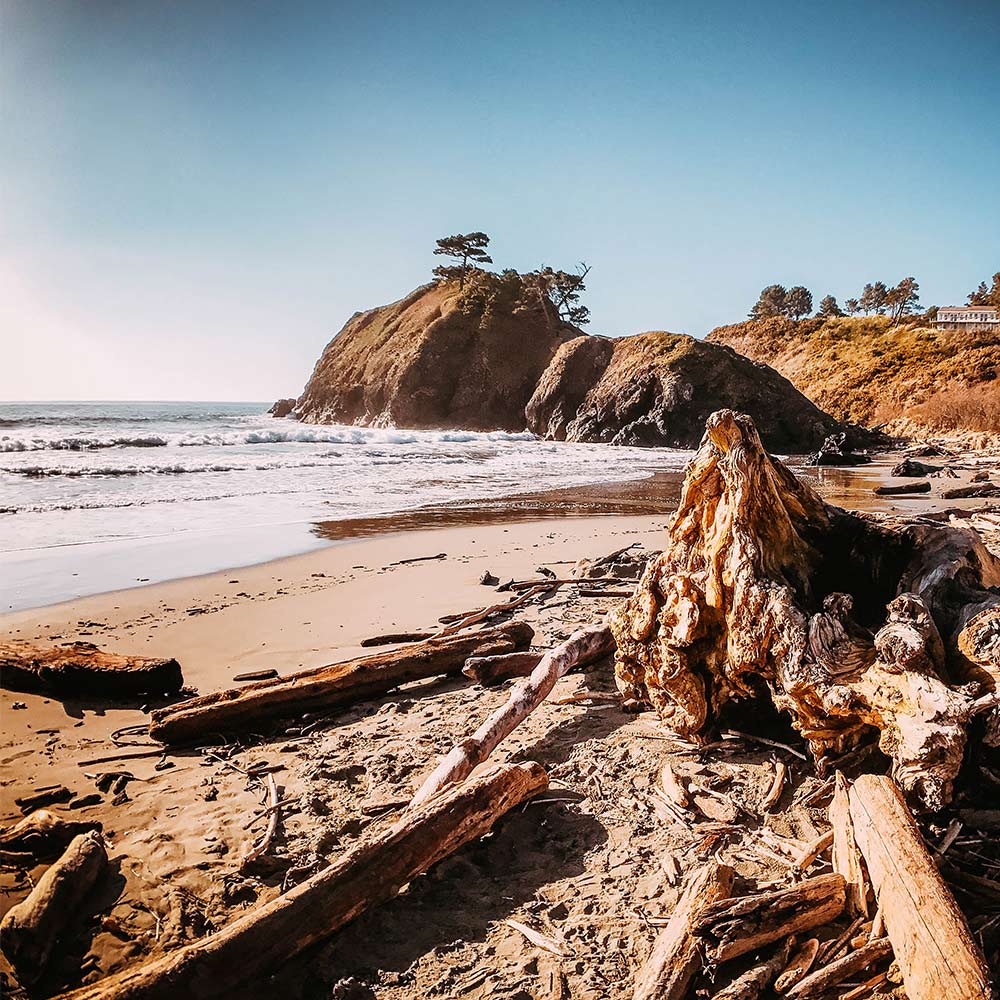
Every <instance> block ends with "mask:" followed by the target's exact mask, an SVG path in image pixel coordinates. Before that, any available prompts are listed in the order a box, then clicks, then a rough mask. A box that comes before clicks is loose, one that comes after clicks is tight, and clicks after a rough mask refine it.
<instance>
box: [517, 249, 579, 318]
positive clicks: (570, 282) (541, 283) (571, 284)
mask: <svg viewBox="0 0 1000 1000" xmlns="http://www.w3.org/2000/svg"><path fill="white" fill-rule="evenodd" d="M589 273H590V265H589V264H584V263H581V264H580V268H579V270H578V271H555V270H553V269H552V268H551V267H542V268H539V269H538V270H537V271H531V272H530V273H528V274H526V275H524V283H525V290H526V297H530V296H531V295H532V294H534V295H540V296H544V297H545V298H547V299H548V300H549V301H550V302H551V303H552V304H553V305H554V306H555V307H556V312H557V313H558V315H559V318H560V319H561V320H563V321H564V322H566V323H572V324H573V325H574V326H583V325H584V324H585V323H589V322H590V310H589V309H588V308H587V307H586V306H584V305H580V294H581V293H582V292H585V291H586V290H587V286H586V284H585V283H584V279H585V278H586V277H587V275H588V274H589Z"/></svg>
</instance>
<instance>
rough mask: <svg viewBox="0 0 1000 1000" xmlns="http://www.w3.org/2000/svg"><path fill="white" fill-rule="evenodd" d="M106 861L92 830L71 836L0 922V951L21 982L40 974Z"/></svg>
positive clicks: (24, 982) (30, 981)
mask: <svg viewBox="0 0 1000 1000" xmlns="http://www.w3.org/2000/svg"><path fill="white" fill-rule="evenodd" d="M107 865H108V854H107V851H106V850H105V848H104V841H103V840H102V839H101V836H100V834H98V833H96V832H93V831H92V832H90V833H82V834H80V835H79V836H78V837H75V838H74V839H73V840H72V841H71V843H70V845H69V847H67V848H66V850H65V852H64V853H63V854H62V856H61V857H60V858H59V860H58V861H56V862H55V863H54V864H53V865H52V866H51V867H50V868H49V869H48V870H47V871H46V872H45V874H44V875H43V876H42V877H41V878H40V879H39V880H38V882H37V883H36V884H35V887H34V888H33V889H32V890H31V892H30V893H29V894H28V896H27V898H25V899H23V900H22V901H21V902H20V903H18V904H17V905H15V906H13V907H11V909H10V910H8V911H7V914H6V916H5V917H4V918H3V921H2V922H0V949H2V950H3V953H4V955H5V956H6V958H7V960H8V961H9V962H10V964H11V965H12V966H13V967H14V970H15V971H16V972H17V977H18V979H19V980H20V981H21V983H22V984H23V985H26V986H30V985H31V984H33V983H34V982H35V981H36V980H38V979H39V978H41V976H42V974H43V973H44V971H45V967H46V965H47V964H48V961H49V958H50V956H51V955H52V952H53V950H54V949H55V947H56V945H57V944H58V943H59V938H60V936H61V935H62V933H63V931H64V930H65V929H66V926H67V925H68V924H69V923H70V922H71V921H72V920H73V919H74V918H75V917H77V916H78V915H79V911H80V907H81V905H82V903H83V901H84V900H85V899H86V898H87V895H88V894H89V893H90V891H91V889H93V887H94V885H95V884H96V882H97V880H98V879H99V878H100V877H101V875H102V874H103V873H104V871H105V869H106V868H107Z"/></svg>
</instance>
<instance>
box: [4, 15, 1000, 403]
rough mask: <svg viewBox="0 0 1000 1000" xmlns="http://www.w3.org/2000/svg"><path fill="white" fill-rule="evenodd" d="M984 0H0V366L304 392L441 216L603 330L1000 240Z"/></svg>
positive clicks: (948, 280) (960, 288)
mask: <svg viewBox="0 0 1000 1000" xmlns="http://www.w3.org/2000/svg"><path fill="white" fill-rule="evenodd" d="M998 39H1000V4H998V3H996V2H995V0H987V2H977V3H973V2H962V0H942V2H921V0H901V2H891V0H884V2H879V3H870V2H864V3H839V2H836V0H833V2H826V3H811V2H804V0H794V2H774V0H759V2H756V3H746V2H745V0H742V2H713V0H702V2H699V3H691V2H684V3H680V2H671V0H660V2H655V3H630V2H615V3H609V2H607V0H601V2H590V0H573V2H555V0H532V2H519V0H505V2H502V3H501V2H496V0H495V2H493V3H480V2H476V0H467V2H464V3H457V2H456V3H445V2H435V0H422V2H420V3H417V2H414V0H409V2H405V3H385V2H380V0H365V2H363V3H360V2H353V3H342V2H338V0H326V2H304V0H273V2H255V0H232V2H227V0H43V2H40V0H2V2H0V399H7V400H30V399H216V400H222V399H234V400H258V399H259V400H270V399H274V398H277V397H279V396H294V395H297V394H298V393H299V392H300V391H301V388H302V386H303V385H304V383H305V381H306V379H307V378H308V375H309V373H310V371H311V369H312V366H313V364H314V363H315V361H316V359H317V357H318V356H319V354H320V351H321V350H322V348H323V346H324V345H325V344H326V343H327V342H328V341H329V339H330V338H331V337H332V336H333V334H335V333H336V331H337V330H338V329H340V327H341V326H342V325H343V323H344V322H345V321H346V320H347V319H348V318H349V317H350V315H351V314H352V313H354V312H355V311H356V310H359V309H366V308H370V307H372V306H375V305H379V304H382V303H386V302H391V301H394V300H396V299H399V298H401V297H402V296H403V295H405V294H406V293H407V292H408V291H409V290H411V289H412V288H414V287H416V286H417V285H419V284H422V283H423V282H424V281H426V280H428V278H429V275H430V270H431V268H432V267H433V266H434V265H435V264H437V263H439V262H440V258H434V257H433V256H432V250H433V247H434V241H435V240H436V239H437V238H438V237H441V236H445V235H449V234H452V233H456V232H469V231H474V230H484V231H486V232H487V233H489V234H490V236H491V237H492V244H491V251H492V254H493V257H494V260H495V261H496V262H497V265H498V266H503V267H516V268H518V269H520V270H529V269H532V268H534V267H537V266H540V265H543V264H548V265H551V266H554V267H562V268H565V269H570V268H572V267H573V266H575V265H576V264H577V262H579V261H586V262H587V263H589V264H590V265H591V267H592V270H591V273H590V275H589V277H588V289H589V290H588V293H587V296H586V302H587V304H588V305H589V306H590V308H591V311H592V316H593V319H592V322H591V324H590V326H589V328H588V329H589V331H590V332H593V333H601V334H608V335H612V336H618V335H623V334H631V333H637V332H639V331H642V330H650V329H666V330H671V331H674V332H678V333H690V334H693V335H695V336H703V335H704V334H705V333H707V332H708V331H709V330H711V329H712V328H713V327H714V326H717V325H720V324H723V323H728V322H736V321H738V320H740V319H741V318H743V317H744V316H745V315H746V313H747V311H748V309H749V308H750V307H751V305H752V304H753V302H754V300H755V299H756V297H757V294H758V292H759V291H760V289H761V288H762V287H763V286H765V285H767V284H771V283H773V282H778V283H781V284H785V285H793V284H803V285H806V286H807V287H808V288H810V289H812V291H813V293H814V296H815V298H816V301H817V302H818V300H819V298H820V297H821V296H822V295H824V294H826V293H828V292H830V293H833V294H835V295H837V296H838V297H840V298H841V300H843V299H844V298H847V297H850V296H852V295H856V294H857V293H858V292H859V291H860V288H861V286H862V285H863V284H864V283H865V282H866V281H871V280H885V281H887V282H895V281H897V280H898V279H899V278H902V277H905V276H907V275H914V276H915V277H916V278H917V280H918V281H919V282H920V286H921V299H922V302H923V303H924V304H925V305H949V304H960V303H962V302H964V300H965V296H966V295H967V294H968V292H969V291H970V290H971V289H972V288H974V287H975V285H976V284H978V282H979V281H981V280H983V279H984V278H988V277H989V275H991V274H992V273H993V272H994V271H997V270H1000V207H998V200H997V182H998V178H1000V46H998Z"/></svg>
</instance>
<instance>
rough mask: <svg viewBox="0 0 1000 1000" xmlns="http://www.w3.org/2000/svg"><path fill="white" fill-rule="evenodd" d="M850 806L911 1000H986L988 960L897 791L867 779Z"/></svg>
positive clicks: (886, 781) (883, 780)
mask: <svg viewBox="0 0 1000 1000" xmlns="http://www.w3.org/2000/svg"><path fill="white" fill-rule="evenodd" d="M849 799H850V811H851V819H852V821H853V823H854V836H855V839H856V840H857V844H858V848H859V850H860V851H861V853H862V855H863V856H864V859H865V862H866V864H867V866H868V873H869V875H870V877H871V880H872V885H873V886H874V888H875V893H876V896H877V898H878V903H879V909H880V911H881V913H882V918H883V919H884V921H885V929H886V933H887V934H888V936H889V940H890V941H891V942H892V946H893V950H894V951H895V954H896V961H897V962H898V963H899V968H900V970H901V972H902V975H903V985H904V987H905V989H906V995H907V997H908V998H909V1000H944V998H945V997H947V998H948V1000H987V998H989V997H990V996H991V988H990V975H989V970H988V969H987V967H986V962H985V959H984V958H983V955H982V952H981V951H980V950H979V947H978V945H977V944H976V942H975V939H974V938H973V937H972V934H971V932H970V931H969V926H968V924H967V923H966V922H965V918H964V917H963V916H962V913H961V911H960V910H959V908H958V905H957V904H956V902H955V899H954V897H953V896H952V894H951V892H950V891H949V889H948V887H947V885H945V882H944V880H943V879H942V878H941V875H940V874H939V872H938V869H937V866H936V865H935V864H934V861H933V859H932V858H931V855H930V852H929V851H928V850H927V847H926V846H925V844H924V841H923V838H922V837H921V835H920V830H919V829H918V827H917V825H916V823H915V822H914V820H913V817H912V815H911V814H910V811H909V809H908V808H907V806H906V804H905V802H904V801H903V797H902V795H901V793H900V791H899V789H898V788H897V787H896V785H895V783H894V782H893V781H892V780H891V779H890V778H887V777H885V776H882V775H873V774H865V775H862V776H861V777H860V778H858V779H857V781H855V782H854V784H853V786H852V787H851V790H850V793H849Z"/></svg>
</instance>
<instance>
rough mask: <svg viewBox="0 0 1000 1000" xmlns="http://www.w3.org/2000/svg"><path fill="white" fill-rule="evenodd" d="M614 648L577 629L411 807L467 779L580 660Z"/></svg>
mask: <svg viewBox="0 0 1000 1000" xmlns="http://www.w3.org/2000/svg"><path fill="white" fill-rule="evenodd" d="M613 648H614V646H613V640H612V639H611V633H610V632H609V631H608V629H607V628H605V627H604V626H600V625H595V626H591V627H590V628H585V629H580V631H579V632H575V633H574V634H573V635H571V636H570V637H569V639H567V640H566V641H565V642H563V643H560V644H559V645H558V646H555V647H554V648H552V649H550V650H549V651H548V652H547V653H546V654H545V655H544V656H543V657H542V659H541V661H540V662H539V664H538V666H537V667H535V669H534V670H533V671H532V672H531V674H530V676H528V677H526V678H525V679H524V680H523V681H521V682H520V683H518V684H516V685H515V686H514V687H513V688H512V689H511V692H510V697H509V698H508V699H507V701H506V702H505V703H504V704H503V705H501V706H500V708H498V709H497V710H496V711H495V712H494V713H493V714H492V715H491V716H490V717H489V718H488V719H487V720H486V721H485V722H484V723H483V724H482V725H481V726H480V727H479V728H478V729H477V730H476V731H475V732H474V733H473V734H472V735H471V736H469V737H468V738H467V739H464V740H462V742H461V743H457V744H455V746H454V747H452V749H451V750H450V751H449V752H448V754H447V755H446V756H445V757H444V758H443V759H442V760H441V763H440V764H438V766H437V767H436V768H435V769H434V770H433V771H432V772H431V773H430V775H428V777H427V778H426V780H425V781H424V783H423V784H422V785H421V786H420V788H419V789H418V790H417V794H416V795H414V797H413V802H412V803H411V804H412V805H414V806H416V805H420V804H421V803H423V802H427V801H428V800H429V799H430V798H432V797H433V796H434V795H436V794H437V793H438V792H439V791H441V789H442V788H445V787H446V786H448V785H451V784H454V783H456V782H459V781H462V780H464V779H465V778H466V777H468V775H470V774H471V773H472V771H473V770H474V769H475V768H476V767H477V766H478V765H479V764H481V763H482V762H483V761H484V760H486V758H487V757H489V755H490V754H491V753H492V752H493V751H494V750H495V749H496V747H497V745H498V744H499V743H500V742H501V741H502V740H504V739H505V738H506V737H507V736H509V735H510V734H511V733H512V732H513V731H514V730H515V729H516V728H517V727H518V726H519V725H520V724H521V723H522V722H523V721H524V720H525V719H526V718H527V717H528V716H529V715H530V714H531V713H532V712H533V711H534V710H535V709H536V708H537V707H538V706H539V705H540V704H541V703H542V702H543V701H544V700H545V699H546V697H547V696H548V694H549V692H550V691H551V690H552V688H553V687H555V683H556V681H557V680H559V678H560V677H562V676H563V674H565V673H566V672H567V671H568V670H569V669H570V668H571V667H573V666H575V665H576V664H577V663H579V662H580V660H581V659H584V658H586V657H590V658H593V656H594V655H595V652H596V651H597V650H604V652H605V653H607V652H610V651H611V649H613Z"/></svg>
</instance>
